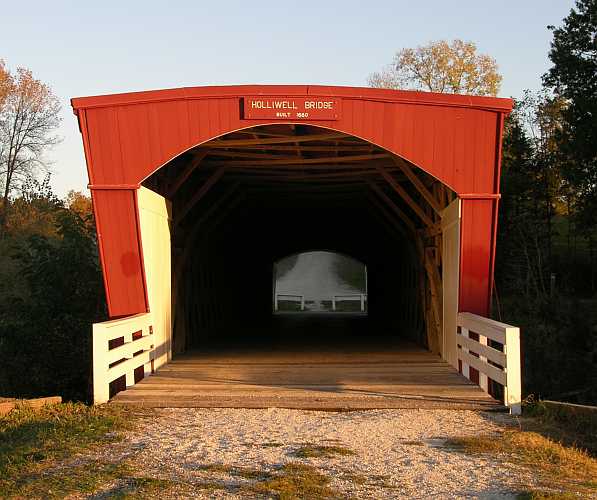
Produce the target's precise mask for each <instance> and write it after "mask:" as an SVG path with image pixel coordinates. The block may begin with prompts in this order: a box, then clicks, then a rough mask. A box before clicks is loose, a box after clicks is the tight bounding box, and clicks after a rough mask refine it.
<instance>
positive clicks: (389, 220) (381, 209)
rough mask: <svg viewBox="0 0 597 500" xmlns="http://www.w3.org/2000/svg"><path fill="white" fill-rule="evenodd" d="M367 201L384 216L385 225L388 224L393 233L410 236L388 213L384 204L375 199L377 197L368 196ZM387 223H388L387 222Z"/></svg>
mask: <svg viewBox="0 0 597 500" xmlns="http://www.w3.org/2000/svg"><path fill="white" fill-rule="evenodd" d="M367 200H368V201H369V202H370V203H371V204H372V205H373V206H375V207H376V208H377V210H378V211H379V212H380V213H381V214H382V216H383V219H384V222H385V224H387V225H388V226H389V227H390V228H391V230H392V233H396V232H398V233H400V235H401V236H405V235H406V234H408V233H407V232H406V231H405V230H404V227H402V226H400V224H398V223H396V219H395V218H394V217H392V214H390V213H389V212H388V209H387V208H386V207H385V206H384V205H382V203H381V202H380V201H379V200H378V199H377V198H375V196H374V195H373V194H369V195H368V196H367ZM386 221H387V222H386Z"/></svg>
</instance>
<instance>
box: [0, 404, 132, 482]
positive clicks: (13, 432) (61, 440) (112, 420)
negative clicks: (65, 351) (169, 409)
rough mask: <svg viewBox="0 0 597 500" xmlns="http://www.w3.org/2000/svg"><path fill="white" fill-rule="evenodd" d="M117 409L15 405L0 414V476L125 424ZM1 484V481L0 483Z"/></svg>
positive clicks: (109, 437)
mask: <svg viewBox="0 0 597 500" xmlns="http://www.w3.org/2000/svg"><path fill="white" fill-rule="evenodd" d="M126 426H127V420H126V419H125V418H123V413H122V412H121V410H118V409H115V408H110V409H107V408H103V407H102V408H99V407H89V406H86V405H84V404H79V403H65V404H60V405H52V406H47V407H44V408H42V409H40V410H32V409H30V408H27V407H25V406H18V407H17V408H16V409H14V410H13V411H11V412H10V413H9V414H8V415H5V416H4V417H2V418H0V478H7V477H10V476H12V475H14V474H15V473H16V472H18V471H21V470H23V469H24V468H28V467H30V466H32V465H35V464H37V463H39V462H41V461H44V460H56V459H60V458H63V457H65V456H67V455H70V454H72V453H74V452H77V451H79V450H82V449H85V448H87V447H88V446H90V445H92V444H93V443H95V442H97V441H98V440H100V439H102V440H103V441H104V442H106V441H113V440H116V439H117V433H116V432H115V431H116V430H118V429H123V428H126ZM0 484H2V483H0Z"/></svg>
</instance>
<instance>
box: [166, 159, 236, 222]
mask: <svg viewBox="0 0 597 500" xmlns="http://www.w3.org/2000/svg"><path fill="white" fill-rule="evenodd" d="M225 172H226V168H225V167H221V168H219V169H217V170H216V171H215V172H214V173H213V174H211V176H210V177H209V178H208V179H207V180H206V181H205V182H204V183H203V184H202V185H201V187H200V188H199V190H198V191H197V192H196V193H195V194H194V195H193V196H192V197H191V199H190V200H188V201H187V203H185V205H184V207H183V208H182V209H181V210H180V212H179V213H177V214H176V216H175V218H174V225H176V226H178V225H179V224H180V222H181V221H182V220H183V219H184V218H185V216H186V215H187V214H188V213H189V212H190V211H191V209H192V208H193V207H194V206H195V205H196V204H197V202H198V201H199V200H200V199H201V198H203V197H204V196H205V195H206V194H207V192H208V191H209V190H210V189H211V188H212V186H213V185H214V184H215V183H216V182H218V181H219V180H220V178H221V177H222V176H223V175H224V173H225Z"/></svg>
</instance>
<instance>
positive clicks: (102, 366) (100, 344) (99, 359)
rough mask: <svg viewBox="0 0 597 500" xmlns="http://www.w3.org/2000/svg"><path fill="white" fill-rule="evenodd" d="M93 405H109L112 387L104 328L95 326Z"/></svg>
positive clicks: (93, 336)
mask: <svg viewBox="0 0 597 500" xmlns="http://www.w3.org/2000/svg"><path fill="white" fill-rule="evenodd" d="M92 343H93V361H92V363H93V404H96V405H99V404H102V403H107V402H108V400H109V399H110V385H109V384H108V381H107V380H106V377H105V373H106V371H107V369H108V341H107V340H106V336H105V335H104V327H103V326H102V325H100V324H94V325H93V333H92Z"/></svg>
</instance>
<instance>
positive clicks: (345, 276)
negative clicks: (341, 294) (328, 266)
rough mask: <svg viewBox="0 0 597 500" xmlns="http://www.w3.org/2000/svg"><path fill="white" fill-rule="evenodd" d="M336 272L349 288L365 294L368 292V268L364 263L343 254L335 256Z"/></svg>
mask: <svg viewBox="0 0 597 500" xmlns="http://www.w3.org/2000/svg"><path fill="white" fill-rule="evenodd" d="M334 271H335V272H336V275H337V276H338V277H339V278H340V280H341V281H342V282H343V283H345V284H346V285H348V286H349V287H351V288H354V289H355V290H359V291H361V292H363V293H365V292H366V291H367V268H366V266H365V264H363V263H362V262H359V261H358V260H356V259H353V258H351V257H347V256H345V255H342V254H335V255H334Z"/></svg>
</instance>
